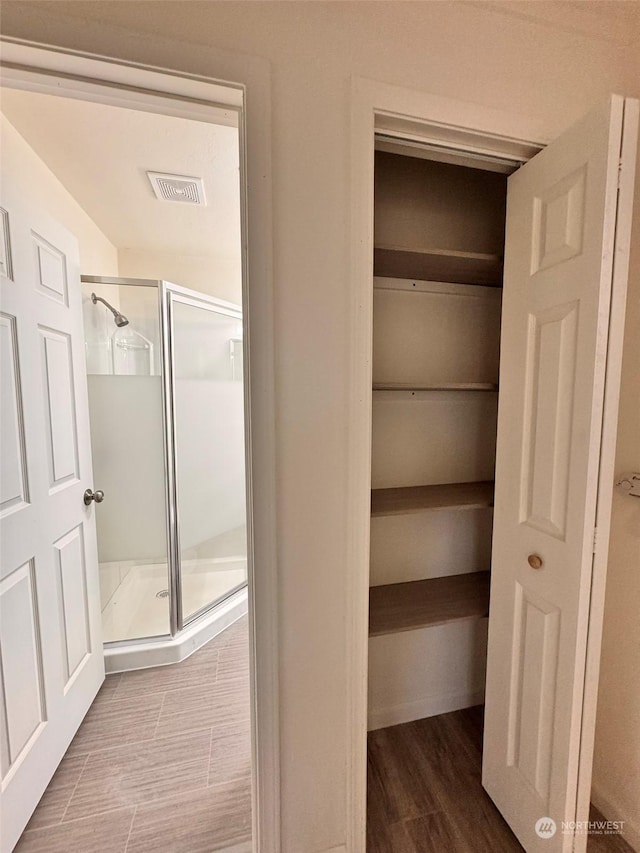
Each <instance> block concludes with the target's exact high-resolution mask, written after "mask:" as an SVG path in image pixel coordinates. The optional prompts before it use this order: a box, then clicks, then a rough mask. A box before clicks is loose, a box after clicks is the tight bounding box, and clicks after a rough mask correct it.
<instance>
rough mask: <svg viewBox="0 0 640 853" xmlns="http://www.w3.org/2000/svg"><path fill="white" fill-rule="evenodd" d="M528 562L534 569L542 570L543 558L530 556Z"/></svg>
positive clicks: (535, 555) (534, 555)
mask: <svg viewBox="0 0 640 853" xmlns="http://www.w3.org/2000/svg"><path fill="white" fill-rule="evenodd" d="M527 562H528V563H529V565H530V566H531V568H532V569H541V568H542V557H539V556H538V555H537V554H529V556H528V557H527Z"/></svg>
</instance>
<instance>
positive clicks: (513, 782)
mask: <svg viewBox="0 0 640 853" xmlns="http://www.w3.org/2000/svg"><path fill="white" fill-rule="evenodd" d="M637 116H638V104H637V102H635V101H630V100H626V101H625V99H623V98H620V97H615V96H614V97H613V98H611V99H610V100H609V101H608V102H607V103H606V105H604V106H603V107H602V108H600V109H598V110H595V111H594V112H593V113H591V114H589V115H588V116H587V117H586V118H585V119H584V120H583V121H581V122H580V123H579V124H578V125H576V126H575V127H573V128H572V129H571V130H569V131H568V132H567V133H565V134H564V135H563V136H562V137H561V138H560V139H558V140H556V141H555V142H553V143H552V144H551V145H549V146H548V147H547V148H546V149H544V150H543V151H542V152H541V153H540V154H538V155H537V156H536V157H534V158H533V159H532V160H531V161H530V162H529V163H527V164H526V165H525V166H523V167H522V168H521V169H519V170H518V171H517V172H516V173H515V174H514V175H512V176H511V177H510V179H509V188H508V202H507V234H506V255H505V276H504V279H505V280H504V298H503V321H502V341H501V368H500V408H499V415H498V445H497V461H496V495H495V515H494V544H493V565H492V579H491V610H490V617H489V651H488V665H487V690H486V721H485V739H484V759H483V784H484V786H485V788H486V789H487V791H488V792H489V794H490V795H491V797H492V798H493V800H494V801H495V803H496V804H497V806H498V808H499V809H500V811H501V812H502V814H503V815H504V817H505V818H506V820H507V821H508V823H509V824H510V826H511V827H512V829H513V830H514V832H515V833H516V835H517V836H518V838H519V840H520V842H521V843H522V845H523V846H524V848H525V850H527V851H537V850H540V851H549V853H551V851H556V853H557V851H569V850H574V849H576V850H579V849H583V847H584V844H585V843H586V841H585V840H586V836H582V837H580V836H576V837H575V838H574V833H573V832H572V831H571V828H570V827H568V826H563V823H562V822H563V821H565V822H572V821H576V820H586V819H587V818H588V814H587V810H588V787H589V786H588V784H587V785H586V787H585V790H586V797H585V796H581V797H579V796H578V779H579V774H581V787H582V786H583V785H584V779H586V780H587V782H588V780H589V779H590V773H591V767H590V762H591V751H592V745H593V735H594V732H593V716H594V715H593V709H594V707H595V699H596V695H595V694H596V691H597V683H596V679H595V678H594V677H591V678H590V677H588V676H587V643H589V646H590V649H591V651H590V654H592V653H593V651H594V650H595V651H597V650H598V649H599V643H600V637H599V628H600V617H601V611H602V604H603V602H602V600H601V599H602V597H603V596H602V589H603V586H602V584H600V583H599V581H598V578H596V577H595V576H594V566H595V571H596V572H599V571H604V569H605V565H606V551H605V554H604V555H603V557H602V559H597V558H596V560H595V562H594V529H595V526H596V523H598V524H600V520H599V516H597V513H600V512H601V511H602V512H603V513H604V528H605V529H604V530H603V531H601V532H604V533H605V536H604V538H602V537H601V539H600V541H599V543H598V546H597V547H598V548H600V549H606V546H607V543H606V533H607V530H608V510H607V504H608V505H609V506H610V502H611V487H612V483H611V478H603V477H602V476H600V473H601V471H603V470H609V468H610V464H611V459H612V454H613V451H614V448H613V441H612V440H611V436H609V437H608V438H606V436H605V440H603V416H604V417H611V416H612V413H613V408H615V406H616V403H617V386H618V383H619V372H620V358H619V349H620V348H619V346H618V343H617V342H616V341H615V340H613V337H612V338H611V339H610V336H609V328H610V322H611V319H612V316H613V317H614V320H615V315H616V312H618V314H619V313H620V310H619V307H618V306H619V305H620V303H621V301H622V304H623V300H624V291H625V284H626V265H627V262H628V245H627V244H628V234H629V225H630V222H629V220H630V215H631V213H630V204H623V203H620V202H619V198H620V199H624V198H630V197H631V195H632V189H631V188H632V187H633V173H634V166H635V138H636V136H637ZM614 282H615V285H614ZM612 299H613V302H612ZM612 305H613V315H612ZM618 332H620V333H621V329H618ZM605 400H606V403H605ZM613 415H615V413H613ZM603 466H604V468H603ZM599 480H600V482H599ZM603 508H604V509H603ZM597 519H598V521H597ZM592 583H593V589H596V590H599V593H598V596H596V595H595V594H594V596H593V597H592V594H591V591H592ZM596 598H599V600H596ZM585 774H586V775H585ZM574 843H575V844H576V847H575V848H574Z"/></svg>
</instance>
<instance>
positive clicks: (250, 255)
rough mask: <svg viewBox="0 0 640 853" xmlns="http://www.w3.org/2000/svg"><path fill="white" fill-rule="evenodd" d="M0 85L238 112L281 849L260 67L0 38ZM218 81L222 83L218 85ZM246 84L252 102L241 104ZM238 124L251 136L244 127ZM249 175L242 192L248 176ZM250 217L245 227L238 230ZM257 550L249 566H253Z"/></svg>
mask: <svg viewBox="0 0 640 853" xmlns="http://www.w3.org/2000/svg"><path fill="white" fill-rule="evenodd" d="M0 46H1V48H2V58H1V62H0V82H1V84H2V85H3V86H5V87H12V88H22V89H28V90H31V91H38V92H44V93H47V92H48V93H50V94H56V95H58V96H60V95H63V96H66V97H71V98H78V99H82V100H89V101H94V102H98V103H106V104H112V105H116V106H125V107H129V108H133V109H144V110H147V111H152V112H158V113H161V114H166V115H172V116H178V117H184V118H190V119H196V120H201V121H202V120H209V121H210V120H211V118H212V115H215V117H216V120H217V121H219V122H221V123H224V118H225V113H226V112H234V113H236V112H238V111H240V146H241V150H240V164H241V167H240V168H241V195H242V266H243V317H244V339H245V342H246V344H245V346H246V353H247V355H248V359H247V360H248V368H246V376H247V383H246V385H247V390H246V397H245V424H246V427H245V430H246V445H247V450H246V454H247V456H246V461H247V464H246V470H247V527H248V561H247V562H248V586H249V638H250V673H251V718H252V752H253V755H252V758H253V761H252V767H253V779H252V788H253V797H252V799H253V808H252V819H253V846H254V849H255V850H260V851H261V853H279V850H280V772H279V713H278V692H279V689H278V644H277V636H278V633H277V625H278V613H277V600H278V594H277V571H276V518H275V509H274V508H275V506H276V500H275V429H274V405H275V397H274V379H273V364H274V346H273V321H272V317H273V310H272V302H273V287H272V271H271V269H272V263H271V258H272V237H271V148H270V138H271V133H270V111H271V107H270V103H271V93H270V79H269V67H268V63H267V62H266V61H264V60H261V59H258V58H256V57H250V56H240V55H238V56H234V55H232V54H229V53H226V52H223V51H215V50H213V49H207V51H206V58H207V67H209V68H210V67H212V66H214V67H216V68H217V69H219V75H220V76H219V77H218V78H216V79H214V78H211V77H205V76H198V75H195V74H189V73H185V72H183V71H181V70H177V69H176V70H174V69H167V68H162V67H159V66H151V65H142V64H140V63H134V62H127V61H123V60H120V59H118V58H115V57H114V58H113V59H112V58H105V57H98V56H95V55H92V54H85V53H81V52H78V51H70V50H64V49H61V48H58V47H53V46H48V45H44V44H35V43H33V42H27V41H24V40H21V39H13V38H6V37H5V38H2V39H0ZM227 81H229V82H227ZM248 88H250V90H251V92H252V96H253V97H252V99H251V101H250V103H249V104H247V102H246V98H245V93H246V90H247V89H248ZM247 124H248V125H249V127H250V132H247ZM248 174H252V175H259V176H260V179H259V180H255V181H253V183H252V187H251V189H250V190H249V188H248V181H247V175H248ZM249 222H251V226H250V227H249V224H248V223H249ZM255 553H259V554H260V572H259V573H256V572H255V570H254V559H253V555H254V554H255Z"/></svg>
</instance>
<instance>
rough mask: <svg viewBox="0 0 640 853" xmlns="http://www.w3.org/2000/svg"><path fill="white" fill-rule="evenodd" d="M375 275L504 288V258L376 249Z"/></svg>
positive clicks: (438, 251)
mask: <svg viewBox="0 0 640 853" xmlns="http://www.w3.org/2000/svg"><path fill="white" fill-rule="evenodd" d="M373 274H374V275H375V276H381V277H386V278H417V279H422V280H424V281H446V282H454V283H458V284H479V285H486V286H489V287H502V258H501V257H500V255H490V254H483V253H479V252H458V251H452V250H447V249H414V248H411V249H407V248H402V247H400V246H376V247H375V248H374V250H373Z"/></svg>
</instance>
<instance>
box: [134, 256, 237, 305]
mask: <svg viewBox="0 0 640 853" xmlns="http://www.w3.org/2000/svg"><path fill="white" fill-rule="evenodd" d="M236 254H237V257H231V256H230V255H228V256H227V257H224V258H223V257H219V258H213V257H208V256H205V255H179V254H176V253H175V252H149V251H146V250H141V249H120V250H119V251H118V267H119V269H120V275H121V276H124V277H127V276H130V277H131V278H162V279H165V280H166V281H172V282H173V283H174V284H180V285H181V286H182V287H190V288H192V289H193V290H199V291H201V292H202V293H208V294H209V296H216V297H217V298H218V299H225V300H226V301H227V302H234V303H235V304H236V305H241V304H242V262H241V256H240V247H239V246H238V251H237V253H236Z"/></svg>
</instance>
